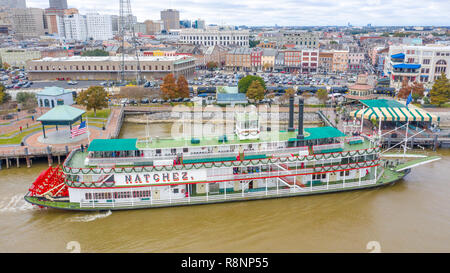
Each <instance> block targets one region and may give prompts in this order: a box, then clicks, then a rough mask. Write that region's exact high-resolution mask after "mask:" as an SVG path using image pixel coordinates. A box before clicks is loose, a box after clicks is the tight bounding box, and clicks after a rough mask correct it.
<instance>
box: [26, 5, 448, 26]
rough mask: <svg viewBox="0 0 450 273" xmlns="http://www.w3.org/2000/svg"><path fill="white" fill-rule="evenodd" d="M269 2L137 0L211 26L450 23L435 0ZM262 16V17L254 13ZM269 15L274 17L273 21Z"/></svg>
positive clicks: (155, 15) (85, 8)
mask: <svg viewBox="0 0 450 273" xmlns="http://www.w3.org/2000/svg"><path fill="white" fill-rule="evenodd" d="M116 2H117V3H116V4H117V5H113V6H112V5H111V1H110V0H96V1H90V0H69V1H68V5H69V8H70V7H74V8H77V9H79V10H80V12H81V13H86V12H89V11H96V12H100V13H104V14H118V13H119V1H116ZM273 5H274V2H273V1H269V0H231V1H227V3H223V2H222V1H219V0H188V1H181V0H175V1H173V0H172V1H169V3H167V2H165V1H161V2H152V3H149V2H148V1H146V0H132V1H131V6H132V11H133V14H134V15H136V16H137V18H138V20H139V21H144V20H146V19H151V20H155V19H160V11H161V10H164V9H168V8H172V9H177V10H179V11H180V19H190V20H195V19H197V18H202V19H204V20H205V21H206V23H207V24H219V25H222V24H224V25H248V26H273V25H275V24H276V25H279V26H334V25H338V26H344V25H347V24H348V23H351V24H352V25H355V26H365V25H367V24H371V25H372V26H402V25H407V26H409V25H427V26H431V25H433V26H448V25H449V23H448V19H447V18H446V17H445V16H436V14H448V13H450V2H449V1H445V0H431V1H427V2H426V5H424V3H423V2H421V1H413V0H392V1H390V0H363V1H361V0H343V1H339V2H335V1H331V0H324V1H320V2H317V1H313V0H280V1H277V6H276V7H274V6H273ZM27 7H37V8H47V7H48V0H27ZM255 14H257V16H255ZM268 18H270V19H268Z"/></svg>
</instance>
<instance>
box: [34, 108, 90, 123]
mask: <svg viewBox="0 0 450 273" xmlns="http://www.w3.org/2000/svg"><path fill="white" fill-rule="evenodd" d="M84 113H86V111H84V110H81V109H78V108H75V107H72V106H69V105H58V106H56V107H54V108H52V109H51V110H50V111H48V112H47V113H45V114H43V115H42V116H40V117H39V118H38V119H37V121H40V122H42V124H43V125H69V124H72V123H75V122H76V121H78V120H79V119H80V118H81V116H82V115H83V114H84Z"/></svg>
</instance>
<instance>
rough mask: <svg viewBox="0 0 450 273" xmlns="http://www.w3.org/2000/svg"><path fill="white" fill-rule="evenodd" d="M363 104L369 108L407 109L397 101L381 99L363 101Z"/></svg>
mask: <svg viewBox="0 0 450 273" xmlns="http://www.w3.org/2000/svg"><path fill="white" fill-rule="evenodd" d="M361 103H362V104H364V105H365V106H367V107H400V108H405V107H406V106H405V105H404V104H401V103H400V102H398V101H396V100H387V99H379V100H361Z"/></svg>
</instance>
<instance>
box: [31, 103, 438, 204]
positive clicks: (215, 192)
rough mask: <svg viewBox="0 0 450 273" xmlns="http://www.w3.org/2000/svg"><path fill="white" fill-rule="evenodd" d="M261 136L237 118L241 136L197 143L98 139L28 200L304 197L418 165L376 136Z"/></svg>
mask: <svg viewBox="0 0 450 273" xmlns="http://www.w3.org/2000/svg"><path fill="white" fill-rule="evenodd" d="M303 107H304V105H303V100H300V101H299V104H298V127H297V128H294V102H293V98H291V99H290V102H289V127H288V129H287V130H286V131H280V130H273V131H272V130H269V129H270V128H266V129H265V130H261V126H260V121H259V119H258V115H256V114H252V113H247V112H243V113H237V114H236V122H235V124H236V125H235V132H234V134H229V135H222V136H217V137H199V138H194V137H191V138H189V139H186V138H179V139H151V140H149V139H147V140H141V141H138V140H137V139H94V140H93V141H92V142H91V143H90V144H89V146H88V148H86V149H82V148H78V149H75V150H73V151H71V153H70V154H69V155H68V156H67V158H66V160H65V161H64V163H63V165H62V166H61V167H59V166H58V167H49V168H48V169H47V170H45V171H43V172H42V173H41V174H40V175H39V177H38V178H37V179H36V181H35V182H34V183H33V184H32V185H31V187H30V189H29V192H28V193H27V194H26V196H25V200H26V201H27V202H29V203H31V204H34V205H37V206H39V207H48V208H57V209H66V210H77V211H80V210H81V211H99V210H124V209H141V208H156V207H168V206H181V205H194V204H210V203H220V202H230V201H249V200H261V199H267V198H281V197H295V196H304V195H312V194H322V193H335V192H342V191H349V190H362V189H370V188H375V187H380V186H385V185H389V184H392V183H394V182H396V181H398V180H401V179H402V178H403V177H404V176H405V175H407V174H408V173H409V172H410V170H411V168H412V167H415V166H418V165H422V164H425V163H427V162H431V161H434V160H438V159H439V158H438V157H423V158H418V159H413V160H411V161H409V162H401V163H400V162H398V160H397V161H394V160H385V159H383V158H382V156H381V153H382V152H381V147H380V145H379V139H377V137H376V136H368V135H357V136H353V135H352V136H347V135H346V134H344V133H343V132H341V131H340V130H338V129H336V128H335V127H317V128H305V129H304V128H303Z"/></svg>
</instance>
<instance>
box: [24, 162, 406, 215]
mask: <svg viewBox="0 0 450 273" xmlns="http://www.w3.org/2000/svg"><path fill="white" fill-rule="evenodd" d="M378 169H380V170H379V172H378V175H377V176H376V177H374V176H370V175H369V176H366V177H361V178H360V179H356V180H355V179H352V180H348V181H335V182H333V183H330V182H329V181H328V182H327V183H323V182H321V183H311V184H310V185H309V186H305V187H300V186H297V185H295V184H294V185H289V184H286V183H283V182H282V181H281V179H280V178H278V180H277V181H276V185H275V187H273V186H272V187H268V186H267V187H260V188H258V189H250V188H248V187H242V189H241V190H240V191H234V190H223V191H220V190H219V191H215V192H210V191H206V192H205V193H204V194H198V193H196V194H189V187H187V188H186V191H185V192H187V193H188V194H184V195H181V196H180V195H176V196H172V197H171V198H169V199H161V198H155V197H156V196H154V192H151V193H150V194H149V197H135V198H125V199H123V200H119V199H118V200H115V199H111V201H110V202H108V201H105V202H102V201H99V200H96V199H93V200H82V201H81V202H79V203H75V202H68V201H55V200H54V201H49V200H46V199H45V198H38V197H30V196H26V197H25V199H26V200H27V201H28V202H30V203H32V204H35V205H39V206H44V207H52V208H61V209H68V210H86V211H91V210H93V211H95V210H121V209H138V208H153V207H168V206H180V205H194V204H208V203H220V202H229V201H249V200H258V199H265V198H279V197H290V196H302V195H311V194H320V193H331V192H340V191H347V190H357V189H367V188H373V187H378V186H382V185H387V184H390V183H393V182H395V181H398V180H400V179H401V178H403V177H404V176H405V175H406V174H407V173H408V172H409V170H408V171H406V172H395V171H393V170H390V169H382V168H381V167H378ZM285 182H286V181H285ZM247 183H248V182H247ZM132 195H133V194H132V193H131V196H132Z"/></svg>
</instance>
